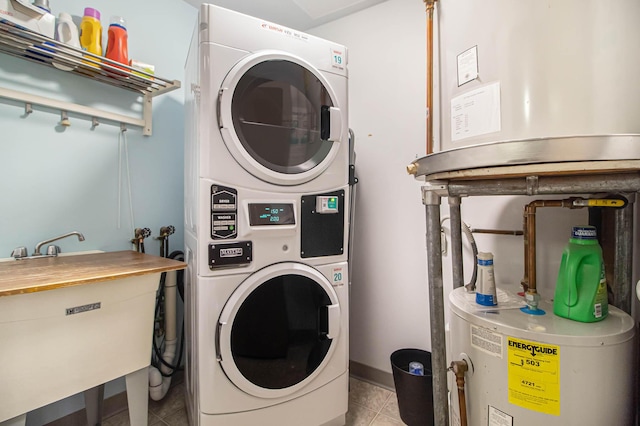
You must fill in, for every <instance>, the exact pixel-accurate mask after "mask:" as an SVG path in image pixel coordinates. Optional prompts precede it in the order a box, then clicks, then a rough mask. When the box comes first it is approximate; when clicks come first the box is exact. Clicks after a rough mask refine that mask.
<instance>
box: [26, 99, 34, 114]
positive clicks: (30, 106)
mask: <svg viewBox="0 0 640 426" xmlns="http://www.w3.org/2000/svg"><path fill="white" fill-rule="evenodd" d="M32 112H33V106H32V105H31V103H29V102H27V103H25V104H24V115H29V114H31V113H32Z"/></svg>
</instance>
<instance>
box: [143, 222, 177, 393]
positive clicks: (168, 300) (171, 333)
mask: <svg viewBox="0 0 640 426" xmlns="http://www.w3.org/2000/svg"><path fill="white" fill-rule="evenodd" d="M175 230H176V228H175V227H174V226H173V225H169V226H163V227H161V228H160V235H159V236H158V237H157V239H158V240H160V257H165V258H169V236H170V235H172V234H173V233H174V232H175ZM177 277H178V273H177V272H176V271H170V272H166V275H165V279H164V285H162V284H161V286H160V291H161V292H162V293H163V295H164V352H163V353H162V358H161V362H160V369H159V370H158V368H157V367H155V366H153V365H150V366H149V396H150V397H151V399H153V400H154V401H160V400H161V399H162V398H164V397H165V395H166V394H167V392H168V391H169V387H171V377H172V374H173V371H174V370H173V369H172V368H170V367H169V366H170V365H173V364H174V360H175V358H176V349H177V347H178V338H177V332H176V330H177V314H176V302H177V300H176V299H177V297H176V289H177V281H178V280H177ZM158 303H160V302H158ZM153 338H154V339H155V336H154V337H153ZM178 367H179V366H178Z"/></svg>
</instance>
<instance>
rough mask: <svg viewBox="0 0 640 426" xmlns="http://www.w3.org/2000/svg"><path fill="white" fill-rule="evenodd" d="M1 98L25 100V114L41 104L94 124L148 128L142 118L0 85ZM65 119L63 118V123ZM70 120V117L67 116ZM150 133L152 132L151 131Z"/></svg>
mask: <svg viewBox="0 0 640 426" xmlns="http://www.w3.org/2000/svg"><path fill="white" fill-rule="evenodd" d="M0 98H4V99H9V100H12V101H17V102H24V104H25V114H30V113H31V112H33V106H35V105H39V106H41V107H46V108H50V109H53V110H57V111H59V112H60V114H62V112H63V111H64V112H65V113H67V114H68V113H73V114H78V115H80V116H84V117H86V118H87V119H91V121H92V124H94V125H95V122H96V121H97V120H98V119H101V120H103V122H104V123H111V124H116V125H120V123H124V124H128V125H131V126H134V127H140V128H142V129H143V131H144V130H145V129H146V128H147V123H146V121H145V120H143V119H140V118H134V117H129V116H126V115H123V114H116V113H112V112H109V111H104V110H100V109H97V108H91V107H87V106H84V105H78V104H73V103H70V102H64V101H59V100H56V99H51V98H46V97H43V96H38V95H32V94H30V93H24V92H19V91H16V90H11V89H7V88H4V87H0ZM94 120H95V121H94ZM62 121H63V120H61V123H62ZM67 122H68V118H67ZM144 134H147V133H146V132H145V133H144ZM149 134H150V133H149Z"/></svg>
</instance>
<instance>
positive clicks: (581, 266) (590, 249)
mask: <svg viewBox="0 0 640 426" xmlns="http://www.w3.org/2000/svg"><path fill="white" fill-rule="evenodd" d="M553 313H555V314H556V315H558V316H561V317H563V318H568V319H571V320H574V321H580V322H595V321H602V320H603V319H605V318H606V316H607V314H608V313H609V304H608V301H607V281H606V279H605V273H604V261H603V259H602V248H601V247H600V244H598V240H597V235H596V228H595V227H593V226H574V227H573V230H572V232H571V238H570V239H569V243H568V244H567V245H566V246H565V248H564V251H563V252H562V261H561V263H560V270H559V272H558V280H557V282H556V292H555V297H554V299H553Z"/></svg>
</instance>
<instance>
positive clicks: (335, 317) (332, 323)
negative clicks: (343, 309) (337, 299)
mask: <svg viewBox="0 0 640 426" xmlns="http://www.w3.org/2000/svg"><path fill="white" fill-rule="evenodd" d="M327 322H328V327H327V328H328V330H327V339H335V338H336V337H338V335H339V334H340V305H338V304H335V305H328V306H327Z"/></svg>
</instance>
